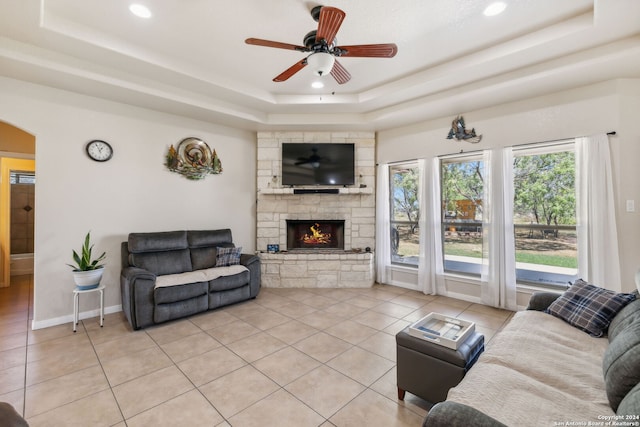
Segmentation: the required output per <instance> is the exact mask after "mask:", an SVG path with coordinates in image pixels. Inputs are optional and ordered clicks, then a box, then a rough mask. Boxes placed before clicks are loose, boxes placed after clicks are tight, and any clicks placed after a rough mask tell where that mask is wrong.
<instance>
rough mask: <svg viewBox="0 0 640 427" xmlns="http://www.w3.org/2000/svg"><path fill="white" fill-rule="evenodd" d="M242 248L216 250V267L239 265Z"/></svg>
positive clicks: (219, 248)
mask: <svg viewBox="0 0 640 427" xmlns="http://www.w3.org/2000/svg"><path fill="white" fill-rule="evenodd" d="M241 254H242V247H237V248H221V247H218V248H216V267H227V266H229V265H236V264H240V255H241Z"/></svg>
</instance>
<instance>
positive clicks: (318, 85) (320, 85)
mask: <svg viewBox="0 0 640 427" xmlns="http://www.w3.org/2000/svg"><path fill="white" fill-rule="evenodd" d="M311 87H312V88H314V89H322V88H323V87H324V83H322V82H321V81H320V80H316V81H315V82H313V83H311Z"/></svg>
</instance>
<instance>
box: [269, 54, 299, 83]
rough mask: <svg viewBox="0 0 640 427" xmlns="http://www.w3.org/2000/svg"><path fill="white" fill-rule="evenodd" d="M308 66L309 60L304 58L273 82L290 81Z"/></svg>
mask: <svg viewBox="0 0 640 427" xmlns="http://www.w3.org/2000/svg"><path fill="white" fill-rule="evenodd" d="M306 66H307V58H304V59H303V60H302V61H299V62H296V63H295V64H293V65H292V66H291V67H289V68H287V69H286V70H284V71H283V72H282V73H280V74H279V75H278V76H276V77H275V78H274V79H273V81H274V82H284V81H286V80H288V79H289V77H291V76H293V75H294V74H295V73H297V72H298V71H300V70H302V69H303V68H304V67H306Z"/></svg>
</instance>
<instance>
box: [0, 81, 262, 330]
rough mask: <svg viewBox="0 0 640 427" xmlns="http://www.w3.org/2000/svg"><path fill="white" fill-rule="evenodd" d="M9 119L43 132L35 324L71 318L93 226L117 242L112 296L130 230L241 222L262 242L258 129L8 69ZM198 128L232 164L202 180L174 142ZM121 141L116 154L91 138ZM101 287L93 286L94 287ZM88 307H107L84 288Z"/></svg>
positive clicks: (113, 301)
mask: <svg viewBox="0 0 640 427" xmlns="http://www.w3.org/2000/svg"><path fill="white" fill-rule="evenodd" d="M0 93H2V96H0V120H2V121H5V122H7V123H10V124H12V125H14V126H16V127H19V128H21V129H23V130H25V131H27V132H29V133H31V134H34V135H35V136H36V176H37V184H36V231H35V233H36V242H35V245H36V251H35V253H36V262H35V310H34V325H35V327H44V326H49V325H53V324H58V323H64V322H69V321H71V318H72V313H73V305H72V293H71V290H72V289H73V282H72V278H71V273H70V268H69V267H67V266H66V265H65V264H66V263H69V262H71V250H72V249H76V250H79V249H80V246H81V244H82V240H83V238H84V235H85V234H86V232H87V231H89V230H91V232H92V238H93V241H94V243H95V248H96V250H97V251H100V252H101V251H107V255H108V260H107V267H106V271H105V276H104V279H103V283H104V284H106V286H107V290H106V294H105V306H107V307H110V310H111V311H114V310H117V309H118V308H119V307H118V306H119V305H120V303H121V300H120V284H119V277H120V268H121V264H120V242H121V241H124V240H126V238H127V235H128V233H130V232H144V231H168V230H178V229H215V228H231V230H232V232H233V236H234V240H235V242H236V244H237V245H239V246H243V248H244V249H245V251H246V252H250V253H251V252H254V251H255V194H256V189H255V185H256V161H255V159H256V149H255V138H256V137H255V133H253V132H247V131H240V130H237V129H232V128H228V127H224V126H216V125H213V124H209V123H203V122H198V121H194V120H189V119H186V118H183V117H177V116H170V115H166V114H160V113H156V112H153V111H150V110H144V109H140V108H134V107H131V106H128V105H124V104H117V103H112V102H106V101H103V100H99V99H95V98H90V97H85V96H82V95H77V94H71V93H67V92H63V91H58V90H53V89H48V88H44V87H39V86H35V85H31V84H27V83H23V82H19V81H15V80H10V79H4V78H0ZM189 136H196V137H200V138H201V139H203V140H204V141H206V142H207V143H208V144H209V146H210V147H211V148H215V149H216V151H217V153H218V155H219V157H220V159H221V160H222V166H223V168H224V171H223V173H222V174H220V175H210V176H208V177H206V178H205V179H204V180H202V181H190V180H187V179H186V178H184V177H182V176H181V175H179V174H176V173H172V172H169V171H168V170H167V169H166V168H165V166H164V158H165V155H166V152H167V149H168V148H169V146H170V145H171V144H174V145H177V144H178V142H179V141H180V140H181V139H183V138H186V137H189ZM92 139H103V140H106V141H107V142H109V143H110V144H111V145H112V146H113V148H114V152H115V154H114V156H113V158H112V159H111V160H110V161H108V162H106V163H97V162H94V161H92V160H90V159H89V158H88V157H87V155H86V154H85V144H86V143H87V141H89V140H92ZM88 297H93V295H88ZM80 303H81V311H85V310H93V309H95V308H97V299H96V298H93V299H92V298H81V301H80Z"/></svg>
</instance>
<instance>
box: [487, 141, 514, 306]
mask: <svg viewBox="0 0 640 427" xmlns="http://www.w3.org/2000/svg"><path fill="white" fill-rule="evenodd" d="M483 162H484V168H485V173H484V200H483V206H482V235H483V244H482V253H483V257H482V258H483V259H482V275H481V277H480V280H481V300H482V303H483V304H486V305H490V306H493V307H500V308H505V309H508V310H516V309H517V303H516V262H515V240H514V230H513V152H512V150H511V148H504V149H495V150H487V151H485V152H484V156H483Z"/></svg>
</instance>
